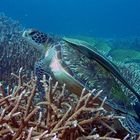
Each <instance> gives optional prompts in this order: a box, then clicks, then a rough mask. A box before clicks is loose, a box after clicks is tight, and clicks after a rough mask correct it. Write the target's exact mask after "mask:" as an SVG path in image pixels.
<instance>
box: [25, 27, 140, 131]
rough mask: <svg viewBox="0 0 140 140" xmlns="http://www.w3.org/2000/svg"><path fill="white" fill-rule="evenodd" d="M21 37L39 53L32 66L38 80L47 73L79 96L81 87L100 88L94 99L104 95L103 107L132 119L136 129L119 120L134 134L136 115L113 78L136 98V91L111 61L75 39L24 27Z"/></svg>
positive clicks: (137, 128) (139, 127) (139, 128)
mask: <svg viewBox="0 0 140 140" xmlns="http://www.w3.org/2000/svg"><path fill="white" fill-rule="evenodd" d="M23 37H24V38H26V40H28V41H29V42H30V43H31V44H32V45H34V47H35V48H36V49H38V50H40V51H41V52H42V59H40V61H38V62H37V63H36V65H35V73H36V75H37V77H38V80H39V81H40V80H41V79H42V78H43V75H46V77H47V78H48V77H49V76H51V77H53V78H54V79H55V80H57V81H59V83H62V84H63V83H65V84H66V85H67V88H68V89H69V90H70V91H71V92H73V93H75V94H77V95H80V93H81V91H82V89H83V88H86V90H87V91H91V90H93V89H97V90H101V89H103V93H102V94H101V95H100V96H99V98H98V101H99V102H101V101H102V100H103V99H104V98H105V97H107V101H106V106H107V107H106V109H110V108H111V109H112V110H118V111H120V113H122V114H123V115H124V116H125V117H126V118H127V120H133V124H134V123H135V127H136V129H135V127H134V128H133V129H132V128H131V124H132V123H130V122H131V121H126V120H125V121H123V120H120V121H121V123H122V124H123V126H124V127H125V128H126V129H127V130H129V131H132V132H134V133H139V132H140V125H139V124H138V122H137V120H136V119H138V115H137V113H136V112H135V110H134V108H133V106H132V105H131V103H130V101H129V98H128V97H127V96H126V95H125V94H124V93H123V92H122V90H121V88H120V86H119V85H118V83H117V82H116V80H115V78H117V79H118V80H119V81H120V82H121V83H122V84H124V85H125V86H126V87H127V88H128V89H129V90H131V92H133V93H134V95H135V96H136V97H137V98H138V100H139V99H140V97H139V94H138V93H137V92H136V91H135V90H134V89H133V88H132V87H131V86H130V85H129V84H128V82H127V81H125V79H124V78H123V77H122V76H121V74H120V73H119V71H118V70H117V69H116V67H115V66H114V65H113V64H112V63H111V62H109V61H108V60H106V59H105V58H104V57H103V56H102V55H100V54H99V53H98V52H95V51H94V50H91V49H90V48H89V47H88V46H87V44H85V43H84V42H81V41H79V40H74V39H69V38H55V37H50V36H49V35H47V34H44V33H41V32H39V31H36V30H32V29H30V30H26V31H25V32H24V34H23ZM114 77H115V78H114ZM39 83H40V82H39ZM39 86H41V84H40V85H39ZM131 118H132V119H131ZM127 122H128V123H127ZM129 126H130V127H129Z"/></svg>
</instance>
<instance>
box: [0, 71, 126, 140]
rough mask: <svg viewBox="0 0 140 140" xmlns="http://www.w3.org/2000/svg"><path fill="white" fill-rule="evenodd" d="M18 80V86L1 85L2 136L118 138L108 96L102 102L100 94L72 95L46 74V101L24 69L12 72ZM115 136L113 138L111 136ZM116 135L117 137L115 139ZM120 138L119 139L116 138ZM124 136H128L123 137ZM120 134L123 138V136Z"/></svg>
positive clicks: (66, 139)
mask: <svg viewBox="0 0 140 140" xmlns="http://www.w3.org/2000/svg"><path fill="white" fill-rule="evenodd" d="M12 75H13V76H14V77H15V78H17V80H18V85H17V86H15V88H14V89H9V90H8V91H7V92H5V91H4V88H3V85H2V84H1V85H0V137H1V138H2V139H11V140H18V139H23V140H25V139H26V140H39V139H40V140H49V139H52V140H60V139H62V140H76V139H77V140H94V139H98V140H118V139H119V138H117V130H115V127H114V126H113V125H114V123H113V121H114V120H115V119H117V118H119V117H120V116H114V115H112V114H110V113H109V112H107V111H106V110H105V109H104V108H103V105H104V102H105V100H106V98H105V99H104V100H103V101H102V103H101V104H100V105H99V104H97V103H96V102H95V100H96V98H97V97H98V96H99V95H100V94H102V91H99V92H98V93H97V94H96V96H91V95H92V92H94V93H95V92H96V91H95V90H93V91H91V93H88V94H85V89H83V91H82V93H81V96H80V97H77V96H76V95H73V94H69V91H67V90H66V85H65V84H64V85H63V87H62V88H61V87H60V86H59V84H58V82H56V83H55V84H54V85H53V83H52V79H51V78H50V79H49V85H47V84H46V80H45V77H44V79H43V81H42V82H43V84H44V88H45V92H46V100H45V101H39V102H38V96H39V93H38V91H37V89H36V78H34V77H32V78H31V80H30V81H29V82H25V81H24V80H23V75H22V69H20V71H19V75H15V74H12ZM111 137H112V138H111ZM113 137H114V138H113ZM115 137H116V138H115ZM122 137H124V136H122ZM122 137H120V138H122Z"/></svg>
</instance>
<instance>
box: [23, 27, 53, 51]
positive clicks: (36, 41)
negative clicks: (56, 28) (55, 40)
mask: <svg viewBox="0 0 140 140" xmlns="http://www.w3.org/2000/svg"><path fill="white" fill-rule="evenodd" d="M22 37H23V38H24V39H25V40H26V41H27V42H28V43H29V44H30V45H32V46H34V47H35V48H36V49H37V50H38V51H41V52H44V51H46V50H47V49H48V48H49V44H50V43H51V41H52V39H51V37H50V36H48V35H47V34H45V33H42V32H40V31H38V30H35V29H28V30H25V31H24V32H23V34H22Z"/></svg>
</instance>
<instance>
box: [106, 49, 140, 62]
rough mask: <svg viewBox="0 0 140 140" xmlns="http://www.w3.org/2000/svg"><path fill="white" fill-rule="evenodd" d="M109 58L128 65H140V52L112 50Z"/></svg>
mask: <svg viewBox="0 0 140 140" xmlns="http://www.w3.org/2000/svg"><path fill="white" fill-rule="evenodd" d="M108 56H109V57H111V58H112V59H113V61H117V62H122V63H128V62H139V63H140V52H139V51H136V50H132V49H112V50H111V51H110V52H109V53H108Z"/></svg>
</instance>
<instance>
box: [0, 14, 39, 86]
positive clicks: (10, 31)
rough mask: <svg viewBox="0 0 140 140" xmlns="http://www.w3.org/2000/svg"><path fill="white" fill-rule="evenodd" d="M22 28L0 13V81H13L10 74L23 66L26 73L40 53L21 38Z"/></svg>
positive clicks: (28, 72) (10, 82) (32, 67)
mask: <svg viewBox="0 0 140 140" xmlns="http://www.w3.org/2000/svg"><path fill="white" fill-rule="evenodd" d="M22 32H23V28H22V27H21V25H20V24H19V23H18V22H17V21H14V20H12V19H11V18H8V17H6V16H5V15H4V14H0V81H4V82H6V83H9V84H10V85H11V84H12V83H15V81H14V80H13V79H12V81H11V77H10V74H11V73H12V72H13V73H16V74H18V71H19V69H20V67H23V68H24V70H25V73H26V74H27V75H29V74H30V71H32V70H33V69H34V63H35V62H36V61H37V60H38V58H40V55H41V54H40V53H39V52H38V51H37V50H36V49H34V48H33V47H32V46H31V45H30V44H28V43H27V42H26V41H25V40H24V39H23V38H22ZM29 60H30V61H29Z"/></svg>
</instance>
